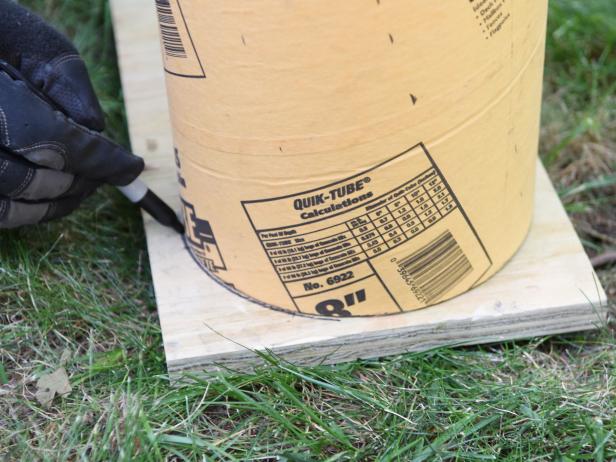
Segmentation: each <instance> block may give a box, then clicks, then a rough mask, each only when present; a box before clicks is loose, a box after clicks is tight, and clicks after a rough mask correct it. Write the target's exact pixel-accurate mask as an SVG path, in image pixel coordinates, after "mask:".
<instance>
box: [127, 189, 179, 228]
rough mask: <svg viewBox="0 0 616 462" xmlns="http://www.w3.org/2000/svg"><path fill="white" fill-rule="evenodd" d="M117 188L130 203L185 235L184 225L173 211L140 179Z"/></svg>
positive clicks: (162, 223)
mask: <svg viewBox="0 0 616 462" xmlns="http://www.w3.org/2000/svg"><path fill="white" fill-rule="evenodd" d="M117 188H118V190H119V191H120V192H121V193H122V194H124V196H125V197H126V198H127V199H128V200H129V201H131V202H132V203H133V204H136V205H138V206H139V207H141V208H142V209H143V210H145V211H146V212H148V213H149V214H150V215H151V216H152V218H154V219H155V220H156V221H157V222H159V223H160V224H161V225H163V226H168V227H170V228H173V229H174V230H176V231H177V232H178V233H180V234H184V225H183V224H182V223H181V222H180V220H179V219H178V216H177V215H176V213H175V212H174V211H173V209H172V208H171V207H169V206H168V205H167V204H166V203H165V202H164V201H163V200H162V199H161V198H160V197H158V196H157V195H156V194H154V193H153V192H152V191H150V189H149V188H148V187H147V186H146V184H145V183H144V182H143V181H141V180H140V179H139V178H137V179H136V180H135V181H133V182H132V183H130V184H128V185H126V186H117Z"/></svg>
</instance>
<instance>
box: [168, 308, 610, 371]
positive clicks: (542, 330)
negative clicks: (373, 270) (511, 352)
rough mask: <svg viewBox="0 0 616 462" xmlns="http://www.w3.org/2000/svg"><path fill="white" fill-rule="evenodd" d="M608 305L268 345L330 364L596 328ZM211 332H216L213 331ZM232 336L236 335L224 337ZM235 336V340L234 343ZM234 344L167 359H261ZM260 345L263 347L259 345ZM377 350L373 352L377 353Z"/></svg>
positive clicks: (188, 365) (227, 363)
mask: <svg viewBox="0 0 616 462" xmlns="http://www.w3.org/2000/svg"><path fill="white" fill-rule="evenodd" d="M607 313H608V307H607V305H606V304H601V305H600V306H589V305H588V304H579V305H572V306H569V307H557V308H551V309H550V308H545V309H541V310H534V311H528V312H524V313H523V314H521V315H504V316H494V317H485V318H481V319H479V320H473V319H464V320H459V321H455V322H444V323H435V324H425V325H422V326H415V327H405V328H400V329H387V330H381V331H373V332H369V331H367V332H364V333H363V334H362V335H349V336H343V337H338V338H332V339H329V340H325V341H322V342H319V343H312V342H308V343H300V344H296V345H290V346H288V345H287V346H282V347H275V346H273V347H269V348H267V351H271V352H272V353H274V354H275V355H278V356H280V357H281V358H283V359H284V360H285V361H289V362H291V363H296V364H298V365H302V366H307V365H314V364H334V363H340V362H347V361H352V360H355V359H371V358H378V357H384V356H388V355H392V354H401V353H407V352H418V351H425V350H430V349H433V348H436V347H447V346H449V347H453V346H462V345H470V344H485V343H493V342H497V341H503V340H508V341H509V340H519V339H526V338H531V337H535V336H541V335H552V334H563V333H568V332H574V331H585V330H593V329H599V328H601V327H602V326H605V325H606V322H607ZM212 335H220V334H217V333H215V332H212ZM228 340H229V341H230V342H234V341H235V339H228ZM239 343H240V342H239V341H238V344H239ZM238 344H236V345H237V346H238V347H239V348H238V349H236V350H235V351H229V352H226V353H219V354H212V355H208V356H202V357H197V358H186V359H183V360H175V361H169V363H168V369H169V373H170V374H172V375H173V376H174V377H181V376H182V375H183V373H184V372H193V373H194V372H201V373H211V372H217V371H220V370H223V369H231V370H236V371H239V372H248V371H251V370H253V369H254V367H256V366H257V365H259V364H263V359H262V358H260V357H259V355H258V354H257V352H255V351H254V350H250V349H247V348H242V347H241V345H238ZM261 351H265V350H261ZM376 352H378V354H377V353H376Z"/></svg>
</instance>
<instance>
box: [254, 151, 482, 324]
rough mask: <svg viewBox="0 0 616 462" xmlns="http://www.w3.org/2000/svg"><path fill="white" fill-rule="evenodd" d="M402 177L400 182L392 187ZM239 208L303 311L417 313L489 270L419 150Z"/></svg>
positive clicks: (449, 196)
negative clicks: (404, 176) (401, 174)
mask: <svg viewBox="0 0 616 462" xmlns="http://www.w3.org/2000/svg"><path fill="white" fill-rule="evenodd" d="M400 171H405V172H408V177H407V178H408V179H407V180H406V181H405V182H403V183H402V184H400V182H399V180H395V181H396V182H395V183H393V184H392V182H393V181H394V180H392V179H394V178H399V172H400ZM243 206H244V208H245V210H246V213H247V215H248V217H249V219H250V222H251V224H252V226H253V228H254V230H255V233H256V234H257V237H258V238H259V240H260V242H261V245H262V246H263V250H264V252H265V253H266V255H267V257H268V258H269V260H270V262H271V264H272V265H273V267H274V270H275V271H276V273H277V275H278V277H279V278H280V281H281V283H282V284H283V285H284V287H285V289H286V291H287V293H288V294H289V297H290V298H291V300H292V301H293V303H294V304H295V306H296V308H297V310H298V311H299V312H301V313H309V314H319V315H326V316H361V315H366V314H387V313H397V312H400V311H407V310H412V309H416V308H419V307H422V306H426V305H428V304H433V303H436V302H438V301H440V300H442V299H444V298H446V296H447V295H448V294H450V293H452V291H453V290H454V289H456V290H457V291H458V292H459V291H461V290H463V289H468V288H470V287H472V286H473V285H474V284H476V283H477V282H478V281H479V280H480V279H481V278H482V277H483V276H484V275H485V273H486V271H487V270H488V269H489V268H490V266H491V264H492V262H491V259H490V257H489V255H488V254H487V252H486V250H485V248H484V246H483V244H482V242H481V240H480V238H479V235H478V234H477V232H476V231H475V229H474V228H473V226H472V224H471V222H470V220H469V219H468V217H467V215H466V213H465V212H464V209H463V208H462V205H461V203H460V202H459V200H458V198H457V197H456V195H455V194H454V192H453V191H452V189H451V187H450V186H449V184H448V183H447V181H446V179H445V177H444V176H443V174H442V172H441V171H440V169H439V168H438V166H437V165H436V163H435V162H434V160H433V159H432V157H431V156H430V154H429V152H428V150H427V149H426V148H425V146H424V145H423V144H419V145H417V146H414V147H413V148H411V149H408V150H406V151H404V152H403V153H400V154H398V155H397V156H395V157H393V158H391V159H389V160H388V161H386V162H383V163H382V164H380V165H378V166H376V167H374V168H372V169H370V170H367V171H365V172H363V173H361V174H358V175H354V176H353V177H350V178H346V179H344V180H342V181H338V182H336V183H332V184H329V185H326V186H323V187H320V188H316V189H312V190H309V191H304V192H301V193H298V194H292V195H288V196H283V197H276V198H271V199H263V200H257V201H244V202H243ZM375 307H376V308H375ZM377 308H378V311H376V310H377Z"/></svg>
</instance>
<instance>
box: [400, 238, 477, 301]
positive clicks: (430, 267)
mask: <svg viewBox="0 0 616 462" xmlns="http://www.w3.org/2000/svg"><path fill="white" fill-rule="evenodd" d="M397 263H398V269H399V271H400V272H401V274H403V275H404V277H405V279H407V280H409V282H411V285H412V287H413V289H414V290H413V292H415V295H416V296H417V298H420V299H422V301H423V302H424V303H431V302H433V301H436V300H438V299H439V297H440V296H442V295H443V294H445V293H446V292H447V291H448V290H449V289H451V288H453V287H454V286H455V285H456V284H457V283H458V282H459V281H461V280H462V278H464V277H465V276H466V275H467V274H469V273H470V272H471V271H472V270H473V267H472V265H471V263H470V261H469V260H468V258H467V257H466V255H465V254H464V252H463V251H462V249H461V248H460V246H459V245H458V243H457V242H456V240H455V239H454V237H453V236H452V235H451V233H450V232H449V231H445V232H444V233H442V234H441V235H439V236H438V237H437V238H436V239H434V240H433V241H431V242H430V243H429V244H428V245H426V246H425V247H423V248H422V249H420V250H418V251H417V252H415V253H413V254H411V255H409V256H407V257H405V258H403V259H401V260H399V261H398V262H397Z"/></svg>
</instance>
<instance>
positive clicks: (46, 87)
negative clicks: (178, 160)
mask: <svg viewBox="0 0 616 462" xmlns="http://www.w3.org/2000/svg"><path fill="white" fill-rule="evenodd" d="M0 60H1V61H5V62H6V63H8V66H4V67H3V66H0V229H1V228H16V227H19V226H23V225H28V224H35V223H40V222H44V221H48V220H51V219H54V218H59V217H62V216H65V215H67V214H68V213H70V212H72V211H73V210H74V209H76V208H77V207H78V206H79V204H80V203H81V202H82V201H83V200H84V199H85V198H86V197H87V196H89V195H90V194H92V193H93V192H94V190H95V189H96V188H97V187H98V186H99V185H101V184H102V183H109V184H113V185H116V186H124V185H127V184H129V183H130V182H132V181H133V180H134V179H135V178H136V177H137V176H139V174H140V173H141V171H142V170H143V160H142V159H141V158H139V157H136V156H134V155H132V154H130V153H129V152H128V151H125V150H124V149H122V148H120V147H118V146H117V145H115V144H114V143H111V142H110V141H108V140H107V139H105V138H104V137H103V136H101V135H100V133H99V132H100V131H102V130H103V129H104V127H105V123H104V116H103V113H102V110H101V107H100V105H99V102H98V99H97V97H96V95H95V93H94V90H93V88H92V84H91V82H90V78H89V76H88V72H87V70H86V67H85V64H84V62H83V61H82V59H81V58H80V56H79V54H78V52H77V50H76V49H75V48H74V46H73V45H72V44H71V43H70V42H69V41H68V40H67V39H66V38H65V37H64V36H62V35H61V34H60V33H59V32H57V31H55V30H54V29H53V28H51V27H50V26H49V25H47V24H46V23H45V22H44V21H43V20H42V19H41V18H40V17H38V16H36V15H34V14H33V13H31V12H29V11H27V10H26V9H24V8H22V7H20V6H18V5H17V4H15V3H13V1H12V0H0ZM3 69H4V70H3ZM33 89H34V90H36V91H38V92H39V95H40V96H39V95H37V94H35V92H33V91H32V90H33Z"/></svg>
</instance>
